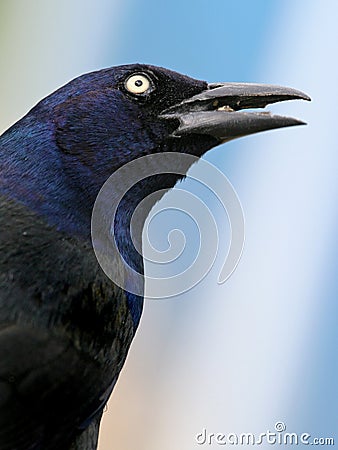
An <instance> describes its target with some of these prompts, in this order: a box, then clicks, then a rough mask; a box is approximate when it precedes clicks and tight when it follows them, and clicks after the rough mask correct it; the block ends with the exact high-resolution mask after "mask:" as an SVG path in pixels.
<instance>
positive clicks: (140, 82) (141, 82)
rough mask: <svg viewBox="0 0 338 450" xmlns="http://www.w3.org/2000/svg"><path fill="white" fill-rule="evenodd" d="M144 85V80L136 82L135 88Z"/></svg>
mask: <svg viewBox="0 0 338 450" xmlns="http://www.w3.org/2000/svg"><path fill="white" fill-rule="evenodd" d="M142 84H143V81H142V80H136V81H135V86H137V87H140V86H142Z"/></svg>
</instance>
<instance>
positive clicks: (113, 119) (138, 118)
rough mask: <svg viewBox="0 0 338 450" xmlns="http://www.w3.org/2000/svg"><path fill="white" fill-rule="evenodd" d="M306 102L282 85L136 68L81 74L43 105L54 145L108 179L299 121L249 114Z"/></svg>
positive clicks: (141, 66) (153, 68)
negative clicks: (148, 159)
mask: <svg viewBox="0 0 338 450" xmlns="http://www.w3.org/2000/svg"><path fill="white" fill-rule="evenodd" d="M292 99H305V100H309V97H308V96H307V95H305V94H303V93H302V92H300V91H297V90H294V89H290V88H284V87H279V86H270V85H261V84H248V83H211V84H208V83H206V82H205V81H200V80H195V79H193V78H190V77H187V76H184V75H181V74H179V73H176V72H173V71H170V70H167V69H163V68H159V67H154V66H149V65H141V64H132V65H124V66H119V67H113V68H110V69H104V70H100V71H97V72H92V73H89V74H86V75H83V76H81V77H79V78H77V79H75V80H74V81H72V82H70V83H69V84H68V85H66V86H64V87H62V88H61V89H60V90H58V91H56V92H55V93H54V94H52V96H50V97H48V98H47V99H46V100H44V101H43V102H42V104H41V105H40V106H47V108H48V109H50V107H52V116H53V121H54V123H55V135H56V142H57V144H58V147H59V148H60V149H61V150H62V151H63V152H64V153H65V154H68V155H72V156H73V157H75V159H76V160H77V161H78V162H79V163H81V164H83V165H85V166H86V167H87V168H90V171H91V172H92V176H93V177H94V178H95V177H98V178H101V181H102V178H105V177H107V176H109V174H111V173H112V171H114V170H116V169H117V168H119V167H121V165H123V164H126V163H127V162H129V161H130V160H132V159H135V158H139V157H141V156H143V155H147V154H152V153H158V152H164V151H175V152H178V153H190V154H193V155H195V156H198V157H199V156H201V155H203V154H204V153H205V152H206V151H207V150H209V149H210V148H212V147H215V146H216V145H219V144H221V143H223V142H226V141H229V140H231V139H234V138H237V137H241V136H245V135H248V134H252V133H256V132H259V131H265V130H270V129H273V128H280V127H286V126H292V125H301V124H303V122H302V121H300V120H297V119H293V118H289V117H281V116H277V115H272V114H270V113H268V112H247V111H245V110H246V109H248V108H250V109H252V108H264V107H265V106H266V105H268V104H270V103H275V102H279V101H283V100H292Z"/></svg>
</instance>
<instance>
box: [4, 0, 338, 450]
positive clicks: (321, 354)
mask: <svg viewBox="0 0 338 450" xmlns="http://www.w3.org/2000/svg"><path fill="white" fill-rule="evenodd" d="M337 15H338V6H337V4H336V3H335V2H334V1H333V0H332V1H330V0H324V1H322V2H318V1H315V0H308V1H305V0H299V1H298V2H294V1H291V0H283V1H281V0H276V1H274V2H267V1H264V0H260V1H257V0H255V1H251V0H237V1H229V0H214V1H213V2H209V3H207V2H205V1H203V2H202V1H200V0H195V1H194V2H192V1H187V2H182V1H177V0H172V1H170V2H166V3H160V2H156V1H155V0H145V1H143V2H137V1H136V0H124V1H123V2H122V1H120V0H113V1H108V0H96V1H89V0H82V1H80V0H69V1H67V0H58V1H54V0H51V1H49V2H45V1H43V0H32V1H30V2H26V1H24V0H12V1H8V0H5V1H2V2H1V6H0V50H1V55H2V57H1V74H0V77H1V83H0V105H1V114H0V130H5V129H6V128H7V127H8V126H9V125H10V124H12V123H14V122H15V121H16V120H17V119H18V118H19V117H20V116H22V115H23V114H24V113H25V112H26V111H27V110H28V109H29V108H30V107H31V106H32V105H33V104H34V103H36V102H37V101H38V100H40V99H41V98H42V97H44V96H45V95H47V94H48V93H50V92H51V91H53V90H55V89H56V88H57V87H59V86H60V85H62V84H64V83H65V82H67V81H68V80H69V79H71V78H74V77H76V76H78V75H79V74H81V73H83V72H87V71H90V70H96V69H98V68H101V67H106V66H111V65H117V64H123V63H130V62H145V63H151V64H155V65H161V66H165V67H168V68H171V69H174V70H177V71H179V72H182V73H186V74H188V75H190V76H193V77H196V78H200V79H205V80H207V81H210V82H212V81H255V82H268V83H271V84H282V85H289V86H292V87H295V88H299V89H301V90H303V91H304V92H307V93H308V94H309V95H310V96H311V97H312V98H313V102H312V103H311V104H308V103H305V102H304V103H300V102H295V103H287V104H285V105H282V104H281V105H276V106H273V107H272V108H270V109H272V110H274V111H278V112H281V113H283V112H284V113H285V114H288V115H294V116H296V117H297V116H298V117H300V118H302V119H304V120H306V121H308V123H309V125H308V126H307V127H302V128H301V127H298V128H294V129H288V130H279V131H274V132H269V133H265V134H262V135H257V136H252V137H248V138H245V139H241V140H238V141H234V142H230V143H228V144H226V145H223V146H221V147H219V148H217V149H215V150H213V151H211V152H210V153H209V154H208V155H206V157H205V158H206V159H208V160H209V161H212V162H213V163H214V164H217V166H218V167H220V168H221V169H222V171H223V172H224V173H225V174H226V175H227V176H228V178H229V179H230V181H231V182H232V184H233V185H234V187H235V189H236V191H237V193H238V195H239V197H240V199H241V202H242V206H243V209H244V212H245V217H246V246H245V248H244V253H243V256H242V259H241V262H240V264H239V266H238V268H237V269H236V271H235V273H234V274H233V275H232V277H231V278H230V279H229V280H228V281H227V282H226V283H225V284H224V285H221V286H220V285H218V284H217V275H218V271H219V269H220V267H221V262H222V257H224V252H223V254H222V251H220V253H221V254H220V255H219V256H218V257H217V259H216V262H215V267H214V268H213V269H212V270H211V272H210V274H209V275H208V276H207V277H206V278H205V280H203V282H201V283H200V284H199V285H198V286H197V287H196V288H194V289H193V290H191V291H189V292H188V293H186V294H184V295H181V296H179V297H177V298H175V299H171V300H162V301H151V300H149V301H148V302H147V303H146V308H145V313H144V316H143V319H142V322H141V326H140V329H139V331H138V334H137V337H136V340H135V342H134V344H133V346H132V350H131V352H130V355H129V358H128V361H127V364H126V366H125V368H124V370H123V372H122V375H121V377H120V380H119V383H118V385H117V387H116V389H115V391H114V395H113V397H112V399H111V400H110V402H109V405H108V409H107V411H106V413H105V414H104V421H103V427H102V433H101V437H100V447H99V448H100V450H108V449H112V448H118V449H119V450H132V449H135V448H137V449H138V450H142V449H144V450H152V449H154V450H155V449H156V450H158V449H161V450H167V449H168V450H169V449H170V450H175V449H177V450H181V449H182V448H184V449H195V448H200V447H202V448H203V446H199V445H197V443H196V441H195V435H196V434H197V433H200V432H201V431H202V428H207V430H208V432H210V433H212V432H214V433H217V432H221V433H225V434H226V433H230V432H233V433H245V432H253V433H261V432H265V431H267V430H272V431H273V429H274V424H275V423H276V422H277V421H283V422H284V423H285V425H286V430H287V431H289V432H296V433H299V434H301V433H305V432H307V433H309V434H311V436H312V438H313V437H335V438H336V443H337V442H338V436H337V429H338V425H337V417H338V388H337V379H338V364H337V348H338V331H337V330H338V327H337V325H338V324H337V317H338V314H337V313H338V307H337V291H338V290H337V219H338V215H337V191H338V181H337V162H338V161H337V160H338V156H337V137H336V136H337V134H336V128H337V127H336V113H337V87H336V86H337V79H338V63H337V57H336V56H337V50H338V49H337V42H338V32H337V26H336V18H337ZM187 185H189V182H187ZM210 207H211V208H212V207H214V208H215V209H214V211H215V216H216V218H217V217H218V210H217V207H216V206H215V205H213V200H212V199H210ZM171 220H172V221H173V226H176V222H175V218H172V219H171ZM223 221H224V217H219V218H218V227H219V230H221V229H222V226H223V225H222V224H223ZM224 228H225V229H226V224H225V225H224ZM156 234H157V232H156ZM336 445H337V444H336ZM206 447H208V448H218V447H219V446H217V445H216V444H214V445H206ZM233 447H235V446H233Z"/></svg>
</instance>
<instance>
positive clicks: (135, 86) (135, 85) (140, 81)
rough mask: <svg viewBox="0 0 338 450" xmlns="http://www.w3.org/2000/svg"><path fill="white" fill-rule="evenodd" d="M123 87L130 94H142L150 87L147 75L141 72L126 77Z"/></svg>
mask: <svg viewBox="0 0 338 450" xmlns="http://www.w3.org/2000/svg"><path fill="white" fill-rule="evenodd" d="M125 87H126V89H127V91H129V92H131V93H132V94H144V93H145V92H147V91H148V90H149V89H150V88H151V84H150V80H149V78H148V77H146V76H145V75H143V74H137V75H132V76H131V77H129V78H127V80H126V82H125Z"/></svg>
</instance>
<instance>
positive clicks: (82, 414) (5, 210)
mask: <svg viewBox="0 0 338 450" xmlns="http://www.w3.org/2000/svg"><path fill="white" fill-rule="evenodd" d="M290 99H305V100H309V98H308V97H307V96H306V95H305V94H303V93H301V92H299V91H295V90H293V89H289V88H283V87H276V86H267V85H255V84H236V83H217V84H207V83H206V82H204V81H198V80H195V79H192V78H189V77H186V76H183V75H180V74H178V73H175V72H172V71H169V70H167V69H163V68H158V67H153V66H148V65H139V64H135V65H125V66H119V67H113V68H109V69H104V70H100V71H97V72H93V73H89V74H86V75H83V76H81V77H79V78H76V79H75V80H73V81H71V82H70V83H68V84H67V85H65V86H63V87H62V88H60V89H59V90H57V91H56V92H54V93H53V94H51V95H49V96H48V97H46V98H45V99H44V100H42V101H41V102H40V103H38V104H37V105H36V106H35V107H34V108H33V109H32V110H31V111H30V112H29V113H28V114H27V115H26V116H25V117H23V118H22V119H21V120H19V121H18V122H17V123H16V124H15V125H13V126H12V127H11V128H10V129H9V130H7V131H6V132H5V133H4V134H3V135H2V136H1V137H0V170H1V172H0V230H1V231H0V233H1V238H0V267H1V272H0V449H1V450H14V449H17V450H37V449H41V450H42V449H43V450H52V449H57V450H62V449H78V450H80V449H81V450H90V449H95V448H96V446H97V436H98V428H99V424H100V419H101V415H102V411H103V408H104V405H105V404H106V402H107V400H108V398H109V395H110V393H111V391H112V389H113V387H114V384H115V383H116V380H117V378H118V375H119V372H120V370H121V368H122V366H123V364H124V361H125V359H126V356H127V353H128V349H129V346H130V344H131V341H132V339H133V336H134V334H135V331H136V329H137V326H138V324H139V320H140V317H141V312H142V306H143V296H142V295H135V294H132V293H130V292H128V289H127V287H125V289H124V288H123V287H119V286H117V285H115V284H114V283H113V282H112V281H111V280H110V279H109V278H108V277H107V276H106V275H105V273H104V272H103V271H102V269H101V267H100V266H99V264H98V262H97V260H96V258H95V254H94V251H93V248H92V243H91V213H92V208H93V205H94V202H95V199H96V197H97V195H98V192H99V190H100V188H101V186H102V185H103V183H104V182H105V181H106V179H107V178H108V177H109V176H110V175H111V174H112V173H113V172H114V171H116V170H117V169H118V168H120V167H122V166H124V165H125V164H126V163H127V162H129V161H131V160H133V159H136V158H139V157H141V156H144V155H149V154H153V153H161V152H177V153H180V154H182V153H188V154H192V155H195V156H198V157H200V156H201V155H203V154H204V153H205V152H206V151H207V150H209V149H211V148H212V147H214V146H216V145H219V144H221V143H222V142H225V141H227V140H230V139H233V138H236V137H240V136H244V135H247V134H251V133H255V132H258V131H264V130H269V129H272V128H279V127H286V126H290V125H299V124H302V122H300V121H299V120H296V119H291V118H285V117H280V116H274V115H271V114H269V113H265V112H245V111H242V110H243V109H246V108H256V107H259V108H261V107H264V106H266V105H267V104H269V103H273V102H279V101H282V100H290ZM188 168H189V167H188V166H187V167H185V168H184V170H185V171H187V170H188ZM173 169H175V168H173ZM180 178H182V175H180V174H177V175H175V174H173V173H171V174H168V173H163V174H160V175H156V176H155V175H154V176H151V177H148V178H146V179H144V180H142V181H141V182H139V183H137V184H136V185H135V186H133V188H132V189H131V190H130V191H129V192H128V193H127V194H126V195H125V196H124V198H123V200H122V201H121V203H120V205H119V208H118V211H117V215H116V217H115V220H114V232H115V237H116V241H117V243H118V246H119V248H120V250H121V253H122V255H123V257H124V259H125V260H126V261H127V262H128V264H129V265H130V266H132V267H133V268H134V269H135V270H137V271H138V272H139V273H143V262H142V257H141V256H140V255H139V254H138V253H137V252H136V250H135V248H134V246H133V244H132V242H131V235H130V230H129V223H130V219H131V216H132V213H133V211H134V209H135V208H136V206H137V205H138V204H139V203H140V201H141V200H142V199H143V198H144V197H146V196H148V195H149V194H150V193H152V192H156V191H157V190H159V189H169V188H171V187H173V186H174V185H175V183H176V182H177V181H178V180H179V179H180ZM116 189H118V186H116ZM154 201H155V200H154ZM151 206H152V205H148V207H147V208H146V210H145V212H144V213H145V214H144V215H145V216H146V214H147V213H148V211H149V208H150V207H151ZM106 214H107V217H106V218H108V220H109V211H107V212H106ZM142 225H143V219H142V220H141V219H140V221H139V224H138V226H139V229H140V230H141V229H142ZM136 238H137V239H138V240H140V239H141V237H140V233H139V235H138V236H136ZM113 270H116V271H119V270H121V268H120V267H113ZM142 288H143V287H142V286H139V289H140V292H142Z"/></svg>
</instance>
